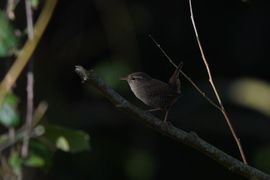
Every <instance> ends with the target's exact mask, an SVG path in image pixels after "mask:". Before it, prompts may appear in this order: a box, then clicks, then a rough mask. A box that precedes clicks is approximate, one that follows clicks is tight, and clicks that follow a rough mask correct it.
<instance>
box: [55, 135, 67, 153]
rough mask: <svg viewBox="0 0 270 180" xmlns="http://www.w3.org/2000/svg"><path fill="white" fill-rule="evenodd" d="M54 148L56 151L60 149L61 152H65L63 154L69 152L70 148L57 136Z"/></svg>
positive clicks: (61, 137) (65, 141)
mask: <svg viewBox="0 0 270 180" xmlns="http://www.w3.org/2000/svg"><path fill="white" fill-rule="evenodd" d="M56 147H57V148H58V149H61V150H62V151H65V152H68V151H70V146H69V143H68V140H67V139H66V138H65V137H63V136H59V137H58V138H57V140H56Z"/></svg>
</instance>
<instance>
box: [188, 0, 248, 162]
mask: <svg viewBox="0 0 270 180" xmlns="http://www.w3.org/2000/svg"><path fill="white" fill-rule="evenodd" d="M189 8H190V17H191V22H192V25H193V29H194V32H195V36H196V40H197V44H198V46H199V49H200V52H201V56H202V60H203V62H204V65H205V67H206V70H207V74H208V77H209V82H210V84H211V87H212V89H213V91H214V93H215V95H216V98H217V100H218V103H219V106H220V110H221V112H222V114H223V116H224V118H225V120H226V123H227V125H228V127H229V129H230V131H231V133H232V135H233V138H234V140H235V142H236V144H237V147H238V149H239V151H240V155H241V157H242V160H243V162H244V163H245V164H248V163H247V160H246V156H245V154H244V151H243V148H242V145H241V143H240V139H239V138H238V137H237V135H236V133H235V130H234V128H233V126H232V123H231V120H230V119H229V117H228V114H227V113H226V110H225V108H224V106H223V104H222V101H221V99H220V96H219V94H218V91H217V89H216V86H215V84H214V81H213V78H212V75H211V71H210V68H209V65H208V62H207V60H206V58H205V55H204V51H203V48H202V45H201V42H200V38H199V34H198V31H197V28H196V24H195V21H194V16H193V10H192V3H191V0H189Z"/></svg>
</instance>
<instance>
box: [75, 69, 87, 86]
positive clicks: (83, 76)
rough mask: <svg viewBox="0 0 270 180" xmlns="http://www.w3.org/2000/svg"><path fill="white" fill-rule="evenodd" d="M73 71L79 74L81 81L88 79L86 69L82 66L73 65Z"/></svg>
mask: <svg viewBox="0 0 270 180" xmlns="http://www.w3.org/2000/svg"><path fill="white" fill-rule="evenodd" d="M75 72H76V73H77V74H78V75H79V76H80V78H81V80H82V83H84V82H85V81H87V80H88V76H87V71H86V70H85V69H84V68H83V67H82V66H79V65H77V66H75Z"/></svg>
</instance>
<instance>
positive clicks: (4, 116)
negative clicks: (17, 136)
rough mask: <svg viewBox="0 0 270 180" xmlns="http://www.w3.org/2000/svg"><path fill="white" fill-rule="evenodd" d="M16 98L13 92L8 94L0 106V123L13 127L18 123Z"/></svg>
mask: <svg viewBox="0 0 270 180" xmlns="http://www.w3.org/2000/svg"><path fill="white" fill-rule="evenodd" d="M17 103H18V99H17V97H16V96H15V95H13V94H8V95H7V96H6V97H5V99H4V102H3V104H2V105H1V106H0V123H1V124H3V125H4V126H6V127H14V126H16V125H18V124H19V120H20V119H19V114H18V112H17V111H16V108H17Z"/></svg>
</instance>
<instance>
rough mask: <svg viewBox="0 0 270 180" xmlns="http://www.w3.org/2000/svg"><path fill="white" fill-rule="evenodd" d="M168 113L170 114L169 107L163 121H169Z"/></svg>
mask: <svg viewBox="0 0 270 180" xmlns="http://www.w3.org/2000/svg"><path fill="white" fill-rule="evenodd" d="M168 114H169V109H167V110H166V112H165V117H164V120H163V123H167V118H168Z"/></svg>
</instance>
